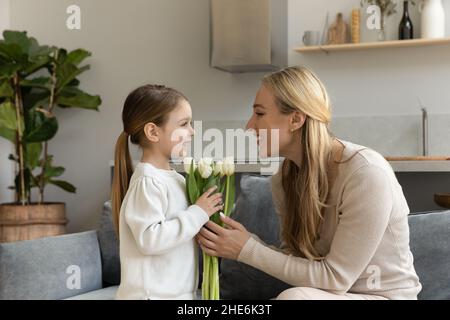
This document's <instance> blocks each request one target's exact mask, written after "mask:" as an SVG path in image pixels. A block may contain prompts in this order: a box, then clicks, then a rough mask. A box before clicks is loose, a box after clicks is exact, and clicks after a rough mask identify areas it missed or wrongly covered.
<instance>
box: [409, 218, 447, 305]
mask: <svg viewBox="0 0 450 320" xmlns="http://www.w3.org/2000/svg"><path fill="white" fill-rule="evenodd" d="M409 227H410V239H411V240H410V246H411V251H412V253H413V256H414V267H415V269H416V272H417V274H418V276H419V279H420V282H421V284H422V291H421V292H420V293H419V299H424V300H434V299H439V300H441V299H450V211H436V212H428V213H422V214H413V215H410V216H409Z"/></svg>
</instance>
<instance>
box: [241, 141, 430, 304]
mask: <svg viewBox="0 0 450 320" xmlns="http://www.w3.org/2000/svg"><path fill="white" fill-rule="evenodd" d="M340 141H341V142H342V143H343V144H344V146H345V148H344V150H343V153H342V158H341V159H342V160H341V162H343V163H341V164H339V165H337V166H336V169H335V180H334V183H333V184H332V187H331V189H330V195H329V202H328V203H329V204H330V205H331V206H330V207H329V208H327V209H326V210H325V214H324V221H323V223H322V225H321V229H320V232H319V238H318V240H317V241H316V242H315V247H316V249H317V250H318V252H319V253H320V254H321V255H322V256H323V257H324V259H323V260H321V261H310V260H307V259H305V258H302V257H297V256H294V255H291V254H287V253H285V251H284V250H283V247H284V245H283V244H282V245H281V249H277V248H274V247H273V246H270V247H269V246H267V245H266V244H264V243H263V242H262V241H261V240H260V239H259V238H258V237H256V236H254V235H253V236H252V237H251V238H250V239H249V240H248V241H247V242H246V244H245V246H244V247H243V249H242V250H241V252H240V254H239V257H238V261H240V262H244V263H246V264H248V265H251V266H253V267H255V268H258V269H260V270H262V271H264V272H266V273H268V274H270V275H271V276H273V277H276V278H278V279H280V280H282V281H284V282H286V283H288V284H290V285H292V286H295V287H312V288H317V289H323V290H327V291H329V292H333V293H338V294H339V293H346V292H350V293H362V294H374V295H380V296H384V297H386V298H389V299H417V294H418V293H419V292H420V290H421V288H422V287H421V284H420V282H419V278H418V277H417V274H416V272H415V270H414V266H413V256H412V253H411V251H410V247H409V227H408V214H409V208H408V204H407V203H406V200H405V197H404V195H403V191H402V188H401V186H400V185H399V183H398V181H397V179H396V177H395V174H394V172H393V170H392V168H391V166H390V165H389V163H388V162H387V161H386V160H385V159H384V158H383V157H382V156H381V155H380V154H378V153H377V152H375V151H373V150H371V149H368V148H364V147H362V146H359V145H356V144H353V143H350V142H346V141H342V140H340ZM346 160H348V161H346ZM272 195H273V199H274V204H275V208H276V209H277V212H278V214H279V215H280V219H282V217H283V215H284V214H288V213H287V212H286V211H285V207H284V195H283V188H282V185H281V170H280V171H279V172H278V173H277V174H276V175H275V176H273V178H272Z"/></svg>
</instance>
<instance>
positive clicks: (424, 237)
mask: <svg viewBox="0 0 450 320" xmlns="http://www.w3.org/2000/svg"><path fill="white" fill-rule="evenodd" d="M238 190H239V196H238V199H237V203H236V210H235V214H234V215H233V217H234V218H235V219H236V220H238V221H240V222H241V223H243V224H244V225H245V226H246V227H247V229H248V230H249V231H250V232H253V233H255V234H257V235H258V236H259V237H260V238H261V239H262V240H264V241H265V242H266V243H268V244H271V245H278V244H279V238H278V230H279V225H278V221H277V215H276V214H275V212H274V209H273V205H272V199H271V197H270V183H269V179H268V178H264V177H258V176H243V177H242V179H240V185H239V188H238ZM409 225H410V234H411V241H410V244H411V249H412V252H413V255H414V264H415V268H416V271H417V273H418V274H419V277H420V280H421V283H422V285H423V290H422V292H421V293H420V295H419V298H420V299H450V211H435V212H424V213H415V214H411V215H410V217H409ZM200 266H201V263H200ZM220 269H221V275H220V285H221V297H222V298H223V299H270V298H273V297H275V296H276V295H278V294H279V293H280V292H281V291H283V290H284V289H287V288H289V285H288V284H286V283H283V282H281V281H279V280H277V279H274V278H272V277H270V276H269V275H267V274H265V273H263V272H261V271H259V270H256V269H254V268H252V267H250V266H247V265H245V264H241V263H238V262H236V261H230V260H225V259H222V261H221V264H220ZM119 282H120V262H119V250H118V243H117V239H116V236H115V233H114V230H113V227H112V222H111V205H110V202H109V201H107V202H106V203H105V204H104V206H103V212H102V215H101V223H100V227H99V229H98V230H92V231H88V232H81V233H76V234H69V235H64V236H58V237H49V238H44V239H38V240H32V241H22V242H16V243H4V244H0V299H99V300H107V299H113V298H114V296H115V292H116V290H117V286H118V284H119Z"/></svg>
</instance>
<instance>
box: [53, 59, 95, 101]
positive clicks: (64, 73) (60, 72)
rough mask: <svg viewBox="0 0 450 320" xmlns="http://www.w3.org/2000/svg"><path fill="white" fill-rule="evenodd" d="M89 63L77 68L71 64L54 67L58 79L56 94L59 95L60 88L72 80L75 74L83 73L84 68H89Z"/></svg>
mask: <svg viewBox="0 0 450 320" xmlns="http://www.w3.org/2000/svg"><path fill="white" fill-rule="evenodd" d="M89 68H90V67H89V65H87V66H84V67H81V68H77V67H76V66H75V65H73V64H71V63H70V64H63V65H60V66H58V68H57V69H56V77H57V79H58V81H57V83H56V88H57V90H56V94H57V95H59V93H60V92H61V90H62V89H63V88H64V87H65V86H66V85H67V84H69V83H70V82H71V81H72V80H74V79H75V78H76V77H77V76H79V75H80V74H81V73H83V72H84V71H86V70H89Z"/></svg>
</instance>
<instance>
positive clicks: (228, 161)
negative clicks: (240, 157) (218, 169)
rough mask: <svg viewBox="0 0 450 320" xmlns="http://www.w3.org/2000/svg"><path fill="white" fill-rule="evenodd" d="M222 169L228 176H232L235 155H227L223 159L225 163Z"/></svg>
mask: <svg viewBox="0 0 450 320" xmlns="http://www.w3.org/2000/svg"><path fill="white" fill-rule="evenodd" d="M222 168H223V169H222V171H223V174H224V175H226V176H231V175H233V174H234V171H235V168H234V158H233V157H227V158H225V159H223V165H222Z"/></svg>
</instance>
